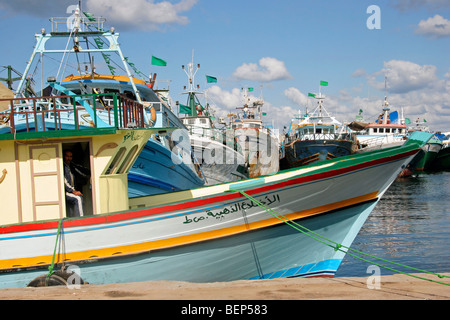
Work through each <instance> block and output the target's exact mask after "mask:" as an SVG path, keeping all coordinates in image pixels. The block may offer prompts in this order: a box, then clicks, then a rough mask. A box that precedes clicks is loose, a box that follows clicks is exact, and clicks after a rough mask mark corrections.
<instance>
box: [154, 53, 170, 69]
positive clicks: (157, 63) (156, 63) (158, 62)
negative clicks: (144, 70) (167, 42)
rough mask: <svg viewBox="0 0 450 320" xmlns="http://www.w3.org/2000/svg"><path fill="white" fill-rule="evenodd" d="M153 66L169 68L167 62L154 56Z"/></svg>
mask: <svg viewBox="0 0 450 320" xmlns="http://www.w3.org/2000/svg"><path fill="white" fill-rule="evenodd" d="M152 65H154V66H161V67H165V66H167V62H165V61H164V60H163V59H160V58H157V57H154V56H152Z"/></svg>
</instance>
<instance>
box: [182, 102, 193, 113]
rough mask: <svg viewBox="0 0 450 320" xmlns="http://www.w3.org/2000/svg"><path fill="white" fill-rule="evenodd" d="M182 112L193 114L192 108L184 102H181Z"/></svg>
mask: <svg viewBox="0 0 450 320" xmlns="http://www.w3.org/2000/svg"><path fill="white" fill-rule="evenodd" d="M179 113H180V114H191V108H189V106H186V105H184V104H180V112H179Z"/></svg>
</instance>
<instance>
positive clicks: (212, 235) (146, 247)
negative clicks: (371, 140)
mask: <svg viewBox="0 0 450 320" xmlns="http://www.w3.org/2000/svg"><path fill="white" fill-rule="evenodd" d="M377 194H378V192H373V193H369V194H367V195H363V196H359V197H355V198H352V199H348V200H343V201H339V202H335V203H332V204H327V205H323V206H320V207H316V208H313V209H308V210H302V211H298V212H294V213H290V214H287V215H285V216H284V217H285V218H287V219H289V220H298V219H304V218H309V217H312V216H315V215H318V214H323V213H327V212H330V211H334V210H337V209H342V208H345V207H348V206H352V205H355V204H359V203H363V202H366V201H372V200H375V199H377ZM281 223H284V222H283V221H281V220H280V219H278V218H275V217H273V218H269V219H265V220H261V221H257V222H251V223H249V224H247V225H245V224H243V225H239V226H234V227H229V228H223V229H218V230H212V231H206V232H202V233H196V234H191V235H186V236H180V237H175V238H169V239H162V240H156V241H150V242H143V243H138V244H132V245H125V246H118V247H112V248H104V249H97V250H88V251H79V252H71V253H66V254H64V255H62V254H59V255H57V256H56V257H55V263H61V262H63V260H64V261H65V262H67V261H71V262H74V261H80V260H90V259H101V258H108V257H113V256H119V255H120V256H124V255H129V254H138V253H143V252H147V251H151V250H162V249H168V248H171V247H176V246H182V245H187V244H193V243H196V242H201V241H207V240H213V239H218V238H222V237H228V236H233V235H236V234H239V233H243V232H247V231H250V230H257V229H261V228H265V227H270V226H274V225H279V224H281ZM52 258H53V256H51V255H47V256H38V257H29V258H19V259H10V260H0V270H1V269H10V268H24V267H31V266H38V265H47V264H50V263H51V261H52Z"/></svg>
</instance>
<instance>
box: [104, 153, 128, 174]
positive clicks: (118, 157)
mask: <svg viewBox="0 0 450 320" xmlns="http://www.w3.org/2000/svg"><path fill="white" fill-rule="evenodd" d="M125 150H126V148H125V147H122V148H120V150H119V151H118V152H117V153H116V155H115V157H114V159H113V161H111V164H110V165H109V167H108V169H107V170H106V171H105V174H111V173H113V172H114V171H115V169H116V168H117V165H118V164H119V162H120V160H121V159H122V157H123V155H124V153H125Z"/></svg>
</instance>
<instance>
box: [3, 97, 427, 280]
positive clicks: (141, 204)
mask: <svg viewBox="0 0 450 320" xmlns="http://www.w3.org/2000/svg"><path fill="white" fill-rule="evenodd" d="M104 95H105V94H93V95H90V94H89V95H76V96H67V95H65V96H58V97H51V98H49V97H35V98H29V100H32V101H36V103H37V101H40V102H45V101H46V102H47V103H50V102H52V101H55V103H58V101H63V99H64V98H66V99H71V100H72V102H74V101H81V100H89V99H93V100H95V101H100V100H101V99H102V98H103V96H104ZM108 96H112V101H113V105H112V107H111V109H110V112H111V116H112V117H113V118H114V119H116V120H117V121H115V122H114V125H112V126H109V127H102V126H99V125H98V124H99V123H95V122H94V124H93V126H91V127H84V126H77V125H76V121H77V119H78V118H77V117H74V118H73V120H74V124H73V127H72V129H66V130H63V129H61V128H60V127H59V126H58V125H57V124H58V122H59V118H64V117H68V115H67V114H69V113H71V112H76V110H77V109H76V108H68V109H63V108H58V107H57V106H54V108H50V109H43V110H40V111H39V112H40V114H41V115H42V117H43V118H46V117H47V114H55V115H56V120H55V123H56V125H54V126H53V127H52V129H54V130H37V128H36V127H31V126H30V127H29V128H28V129H27V130H25V131H21V132H18V131H16V128H15V125H14V121H12V122H11V123H10V126H9V130H10V132H8V133H3V134H1V135H0V150H1V151H2V152H0V169H1V170H2V171H1V176H0V194H1V195H2V199H8V201H3V203H2V206H3V209H2V215H0V288H12V287H24V286H27V285H30V286H35V285H37V286H38V285H48V284H49V283H50V284H64V285H69V286H74V288H77V287H78V286H80V285H82V284H83V283H86V282H88V283H90V284H106V283H119V282H135V281H147V280H182V281H191V282H213V281H231V280H238V279H272V278H279V277H312V276H316V277H317V276H322V277H331V276H333V275H334V274H335V272H336V270H337V269H338V267H339V265H340V263H341V261H342V259H343V257H344V256H345V253H346V249H345V248H348V247H350V245H351V243H352V241H353V239H354V238H355V237H356V235H357V233H358V232H359V230H360V228H361V226H362V225H363V224H364V221H365V220H366V218H367V216H368V215H369V214H370V212H371V211H372V209H373V208H374V207H375V205H376V204H377V202H378V201H379V199H380V198H381V197H382V195H383V193H384V192H385V191H386V189H387V188H388V187H389V185H390V184H391V183H392V182H393V180H394V179H395V177H396V176H397V174H398V173H399V171H400V170H401V169H402V167H403V166H404V165H405V164H407V163H408V162H409V161H410V160H411V158H412V157H414V156H415V154H417V152H418V151H419V150H421V147H422V146H423V145H424V144H425V143H426V142H427V141H428V139H429V138H430V136H431V134H428V133H424V132H416V133H414V134H413V135H412V136H411V138H410V139H409V140H408V142H407V143H405V144H404V145H402V146H399V147H395V148H388V149H382V150H378V151H373V152H366V153H362V154H357V155H350V156H344V157H340V158H335V159H331V160H326V161H323V162H320V163H317V164H313V165H308V166H304V167H301V168H296V169H290V170H285V171H281V172H279V173H276V174H272V175H267V176H261V177H257V178H252V179H245V180H241V181H235V182H230V183H223V184H218V185H213V186H205V187H201V188H197V189H191V190H184V191H178V192H171V193H165V194H159V195H152V196H146V197H137V198H130V197H129V195H128V183H129V179H128V177H127V175H128V174H129V172H130V170H131V168H132V164H133V163H134V162H135V161H136V159H137V158H138V157H139V154H140V152H141V151H142V150H143V148H144V146H145V145H146V144H147V141H148V140H149V139H150V137H151V136H152V135H153V134H156V133H157V132H159V130H160V129H159V128H155V127H148V126H146V125H145V123H144V119H143V117H144V109H145V106H144V105H143V104H138V103H137V104H136V103H133V104H130V103H128V99H127V98H126V97H124V96H121V95H118V94H116V93H112V94H108ZM20 100H23V98H16V99H9V100H8V103H9V104H11V105H14V103H15V102H18V101H20ZM55 110H60V111H59V112H55ZM14 112H15V111H14V109H11V110H10V111H9V116H10V118H11V119H14V116H15V114H14ZM36 112H37V111H36V110H24V111H23V113H22V115H24V117H25V119H30V121H31V120H32V119H34V118H35V117H36ZM26 121H27V120H26ZM131 124H132V125H131ZM67 149H71V150H78V151H79V152H80V153H81V154H79V155H78V160H82V161H83V160H84V163H85V164H86V165H87V166H88V167H89V169H90V172H91V175H90V179H89V181H88V182H87V183H86V186H85V189H84V197H86V198H89V199H90V201H86V202H85V204H84V205H85V206H89V207H90V210H86V212H89V213H87V214H85V215H84V216H80V217H68V216H67V208H68V205H67V203H66V200H65V192H64V179H65V178H64V174H63V166H64V161H63V160H64V159H63V153H64V151H65V150H67ZM74 160H75V159H74ZM317 235H320V237H322V238H321V240H320V241H318V240H317Z"/></svg>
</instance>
